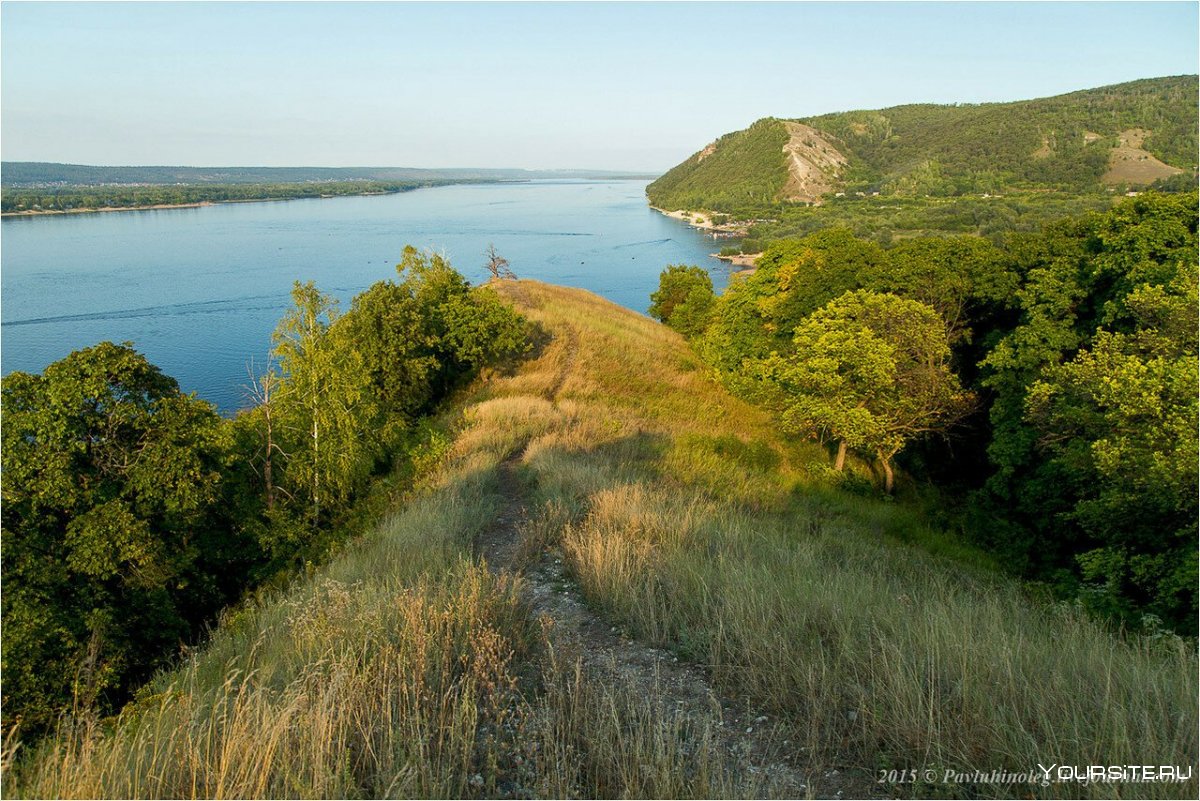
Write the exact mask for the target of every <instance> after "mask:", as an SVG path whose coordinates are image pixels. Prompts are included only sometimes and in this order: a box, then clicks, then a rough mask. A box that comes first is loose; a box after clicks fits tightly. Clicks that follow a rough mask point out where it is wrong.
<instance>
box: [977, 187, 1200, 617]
mask: <svg viewBox="0 0 1200 801" xmlns="http://www.w3.org/2000/svg"><path fill="white" fill-rule="evenodd" d="M1196 204H1197V198H1196V194H1195V193H1192V194H1190V195H1154V194H1146V195H1142V196H1140V197H1137V198H1133V199H1130V200H1128V201H1125V202H1122V203H1120V204H1119V205H1117V206H1115V207H1114V208H1113V209H1112V210H1111V211H1109V212H1106V213H1104V214H1093V215H1090V216H1088V217H1084V218H1080V219H1072V220H1066V221H1063V222H1061V223H1057V224H1055V225H1052V226H1049V227H1047V229H1046V230H1045V231H1044V232H1043V233H1042V234H1041V235H1039V236H1035V237H1025V238H1022V239H1020V240H1018V242H1017V244H1018V245H1019V247H1017V248H1010V250H1011V251H1012V256H1011V258H1012V259H1013V261H1014V262H1015V265H1014V266H1015V269H1016V272H1018V274H1020V275H1022V276H1023V277H1024V283H1023V285H1022V286H1021V288H1020V289H1019V290H1018V291H1017V292H1016V293H1015V298H1016V301H1017V306H1018V309H1019V312H1020V319H1019V320H1018V321H1017V322H1016V324H1015V325H1014V326H1013V327H1012V328H1011V329H1010V330H1009V332H1008V333H1007V334H1006V335H1005V336H1004V337H1003V338H1002V339H1000V341H999V342H998V343H997V344H996V346H995V347H994V348H993V349H992V350H991V352H990V353H989V354H988V356H987V358H986V359H985V360H984V361H983V362H982V368H983V369H984V371H985V378H984V384H985V386H986V387H987V388H988V389H989V390H991V391H992V392H993V393H994V394H995V400H994V402H993V403H992V407H991V410H990V417H991V422H992V426H993V435H992V440H991V443H990V444H989V447H988V453H989V457H990V460H991V462H992V464H993V466H994V472H993V474H992V476H991V477H990V478H989V480H988V483H987V486H986V487H985V490H984V492H983V493H982V494H981V497H980V498H979V504H978V505H979V506H981V507H986V508H988V509H989V512H988V515H989V518H990V519H996V518H999V520H1000V523H1001V525H988V526H986V527H984V526H980V527H979V528H980V531H981V532H983V534H981V536H982V537H984V542H985V543H986V544H988V545H989V546H991V547H993V548H995V549H997V550H998V551H1000V552H1001V553H1002V554H1003V556H1004V558H1005V560H1006V561H1008V562H1009V563H1010V564H1014V565H1016V566H1017V568H1018V569H1019V570H1021V571H1022V572H1025V573H1027V574H1032V575H1037V576H1039V577H1042V578H1046V579H1049V580H1052V581H1053V582H1055V584H1056V585H1057V586H1059V587H1060V588H1061V589H1062V590H1063V591H1064V592H1068V593H1070V592H1074V591H1075V589H1076V586H1075V585H1076V582H1077V577H1078V576H1079V574H1080V573H1079V567H1080V566H1079V565H1078V559H1077V557H1078V555H1079V554H1082V553H1087V552H1089V551H1093V550H1095V549H1096V548H1099V547H1102V546H1103V545H1104V544H1105V542H1104V537H1103V536H1102V535H1100V533H1099V531H1097V530H1093V529H1090V528H1089V527H1088V526H1085V525H1084V521H1083V518H1080V517H1078V516H1077V514H1076V513H1077V511H1078V510H1077V505H1078V503H1079V502H1080V501H1081V500H1084V499H1086V498H1091V497H1094V493H1095V492H1096V490H1097V489H1098V487H1099V486H1100V485H1099V484H1098V483H1097V481H1098V479H1097V474H1096V473H1095V472H1094V470H1093V468H1092V467H1091V466H1090V465H1092V464H1093V463H1092V461H1091V457H1090V456H1087V458H1080V459H1076V458H1073V457H1069V454H1075V455H1084V456H1086V454H1085V453H1084V451H1086V450H1087V448H1088V447H1090V446H1088V445H1085V444H1084V443H1087V442H1095V441H1098V440H1101V439H1105V438H1106V435H1103V434H1102V433H1100V432H1101V430H1102V428H1103V427H1101V426H1099V423H1098V422H1096V423H1095V424H1094V425H1089V426H1088V427H1087V428H1086V429H1074V428H1069V427H1068V428H1062V426H1063V425H1064V424H1065V421H1066V419H1067V418H1065V417H1063V416H1062V415H1064V414H1066V409H1067V408H1068V407H1071V408H1075V409H1077V410H1082V409H1085V408H1088V404H1092V405H1093V407H1094V404H1095V403H1096V401H1088V403H1087V404H1085V403H1084V402H1083V401H1084V399H1085V398H1087V397H1089V395H1088V393H1086V392H1083V391H1082V389H1081V387H1082V386H1083V385H1082V384H1080V382H1084V383H1087V382H1086V381H1085V380H1084V375H1085V374H1086V373H1089V372H1090V373H1091V374H1093V375H1094V377H1095V378H1096V379H1097V380H1099V379H1100V378H1101V376H1100V375H1099V374H1098V373H1095V369H1096V367H1095V365H1097V364H1100V363H1106V364H1109V365H1110V366H1111V367H1112V368H1113V369H1118V367H1119V369H1120V374H1121V375H1122V376H1123V377H1122V379H1121V380H1122V381H1130V380H1132V379H1133V378H1134V376H1135V375H1136V374H1137V371H1135V370H1133V368H1132V363H1131V362H1129V361H1127V360H1128V359H1131V358H1136V359H1137V360H1139V361H1147V360H1150V359H1152V358H1153V357H1152V356H1151V355H1150V354H1151V352H1150V351H1145V352H1143V351H1142V350H1140V349H1141V348H1143V347H1148V345H1147V344H1146V343H1147V342H1148V338H1153V339H1156V340H1157V341H1158V344H1157V345H1155V348H1157V349H1158V351H1157V352H1159V353H1164V352H1167V351H1164V350H1163V348H1168V351H1169V348H1170V347H1173V348H1174V349H1175V352H1177V353H1186V352H1188V350H1189V345H1188V343H1189V342H1193V341H1194V327H1195V319H1196V318H1195V313H1194V312H1188V311H1186V309H1185V310H1184V311H1178V310H1176V311H1175V312H1169V311H1168V309H1169V307H1170V305H1171V304H1172V303H1176V304H1183V306H1184V307H1186V306H1187V303H1189V302H1190V301H1186V297H1187V296H1188V292H1186V291H1185V287H1186V285H1187V284H1188V283H1189V282H1191V283H1192V284H1193V285H1194V283H1195V278H1194V274H1193V273H1190V272H1189V265H1194V264H1196V261H1197V255H1196V254H1197V236H1196V225H1197V222H1196ZM1156 298H1157V299H1158V300H1157V302H1156V301H1155V299H1156ZM1172 298H1174V300H1171V299H1172ZM1189 315H1190V316H1189ZM1112 335H1121V338H1118V339H1115V340H1114V339H1110V338H1109V337H1111V336H1112ZM1129 337H1133V339H1129ZM1098 342H1099V343H1100V344H1102V345H1103V347H1102V348H1100V349H1097V347H1096V345H1097V343H1098ZM1169 342H1174V343H1175V344H1174V345H1173V346H1169V347H1168V345H1167V344H1166V343H1169ZM1191 350H1193V351H1194V346H1193V347H1192V348H1191ZM1083 353H1089V354H1091V355H1090V356H1086V357H1084V356H1081V354H1083ZM1118 357H1120V358H1119V361H1120V364H1119V365H1118V362H1117V361H1114V360H1118ZM1076 359H1082V360H1083V361H1080V362H1079V363H1078V364H1077V365H1076V366H1075V367H1072V368H1069V369H1068V370H1067V371H1065V372H1063V371H1062V370H1060V369H1059V366H1060V365H1065V364H1069V363H1071V362H1072V361H1074V360H1076ZM1114 378H1115V376H1114V377H1111V378H1110V379H1109V380H1113V379H1114ZM1039 382H1042V383H1043V384H1044V387H1043V388H1041V389H1039V390H1038V392H1039V393H1041V397H1042V398H1043V399H1040V400H1038V402H1037V403H1036V404H1035V405H1034V406H1032V407H1031V405H1030V403H1031V391H1032V390H1033V388H1034V387H1035V386H1038V385H1039ZM1069 386H1074V387H1076V388H1075V389H1072V390H1071V391H1069V392H1068V391H1067V387H1069ZM1051 388H1054V389H1053V391H1051ZM1047 393H1048V394H1047ZM1152 394H1153V393H1152ZM1097 397H1098V396H1097ZM1148 403H1149V401H1148ZM1094 408H1098V407H1094ZM1080 413H1082V411H1080ZM1031 414H1032V415H1034V416H1033V417H1030V415H1031ZM1112 414H1113V412H1112V410H1108V411H1105V412H1103V414H1101V413H1100V412H1099V411H1095V417H1094V419H1093V421H1094V422H1095V421H1098V420H1100V419H1103V418H1107V419H1108V420H1109V421H1110V424H1111V425H1116V421H1117V418H1116V417H1113V416H1112ZM1035 421H1036V425H1035V424H1033V423H1035ZM1085 430H1086V433H1085ZM1055 431H1056V432H1058V433H1057V434H1053V435H1052V433H1051V432H1055ZM1068 431H1073V432H1075V433H1072V434H1068V433H1067V432H1068ZM1145 433H1146V432H1145V430H1144V427H1143V429H1142V433H1141V434H1138V436H1143V435H1144V434H1145ZM1047 437H1051V439H1047ZM1055 437H1062V439H1061V440H1060V441H1052V440H1053V439H1054V438H1055ZM1079 437H1082V439H1078V441H1076V442H1075V443H1074V444H1073V445H1069V444H1068V443H1069V442H1071V441H1073V440H1077V438H1079ZM1089 453H1090V452H1089ZM1134 486H1136V485H1134V484H1129V485H1127V488H1129V489H1132V488H1133V487H1134ZM1145 489H1147V490H1149V489H1150V488H1149V487H1146V488H1145ZM1131 502H1132V499H1131ZM1138 507H1139V504H1136V503H1135V504H1133V505H1132V506H1131V507H1130V508H1131V509H1132V508H1138ZM1143 509H1144V507H1143ZM1141 520H1142V523H1143V524H1144V525H1150V526H1153V525H1159V524H1161V525H1163V526H1164V527H1165V526H1167V525H1171V524H1169V523H1166V522H1165V521H1159V522H1158V523H1156V522H1155V518H1154V517H1153V516H1149V515H1145V514H1143V515H1142V517H1141ZM991 532H994V535H992V534H990V533H991ZM989 536H992V537H994V538H992V539H989V538H988V537H989ZM1129 600H1131V598H1130V597H1126V598H1125V601H1129ZM1176 622H1179V619H1178V618H1177V619H1176Z"/></svg>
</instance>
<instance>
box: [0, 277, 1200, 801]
mask: <svg viewBox="0 0 1200 801" xmlns="http://www.w3.org/2000/svg"><path fill="white" fill-rule="evenodd" d="M499 289H500V291H501V292H502V293H503V294H504V295H506V296H507V297H509V298H510V299H511V300H512V301H513V302H515V303H516V304H517V305H519V306H520V307H521V308H522V310H523V311H524V312H525V313H526V314H528V315H529V316H530V317H532V318H534V319H535V320H537V321H538V322H540V323H541V325H543V326H544V327H545V328H546V329H547V330H548V331H549V332H551V333H552V334H553V335H554V339H553V341H552V342H550V344H549V345H548V346H547V347H546V348H545V349H544V351H543V352H542V353H541V354H540V355H539V357H538V358H537V359H536V360H534V361H532V362H530V363H529V364H527V365H525V366H523V367H522V368H521V369H520V370H519V371H517V373H516V374H515V375H511V376H503V377H499V376H497V377H493V378H492V379H491V380H490V381H488V382H486V383H485V384H483V385H482V386H480V387H478V388H477V389H476V390H475V392H474V394H473V395H472V396H471V397H469V398H466V399H465V400H464V402H463V407H462V413H461V415H460V417H459V418H454V419H453V421H450V420H448V421H447V422H446V425H447V426H450V427H452V428H454V429H455V433H456V437H455V442H454V445H453V447H452V448H451V449H450V452H449V454H448V455H447V456H446V457H445V460H444V463H443V464H442V465H441V466H440V467H438V468H437V471H436V472H435V473H434V474H433V475H432V476H431V477H429V479H428V480H427V482H426V484H427V488H426V490H425V491H424V492H423V493H422V494H421V495H420V496H419V497H418V498H417V499H416V500H414V501H412V502H411V503H409V504H408V505H407V506H406V508H404V509H403V510H400V511H399V512H397V513H396V515H395V516H394V517H393V518H391V519H389V520H387V521H385V522H384V523H382V524H381V525H380V527H379V530H378V531H377V532H376V533H375V534H374V535H372V536H370V537H367V538H364V539H363V540H362V541H360V542H358V543H356V544H354V545H353V546H351V547H349V548H348V549H347V550H346V552H345V553H343V554H342V555H341V556H340V557H339V558H338V559H336V560H335V561H333V562H332V563H331V564H330V565H328V566H327V567H326V568H323V569H321V570H319V571H316V572H315V573H314V574H313V575H312V576H310V577H308V578H307V579H305V580H304V581H301V582H299V583H298V586H297V587H296V588H294V589H293V590H292V591H290V592H288V593H286V594H280V595H278V596H275V597H271V598H265V599H262V600H260V601H259V602H257V603H255V604H253V605H249V606H246V607H245V608H242V609H240V610H236V611H234V612H231V613H230V614H229V615H227V617H226V620H225V621H224V622H223V623H222V625H221V626H220V628H219V629H218V631H217V632H216V633H215V634H214V636H213V638H212V641H211V642H210V643H208V644H207V645H206V646H205V647H204V648H202V649H200V650H198V651H197V652H196V653H195V655H194V656H193V657H192V658H190V659H189V660H188V661H187V662H186V663H185V664H183V665H181V666H180V667H179V668H178V669H177V670H175V671H173V672H170V673H167V674H164V675H162V676H160V677H159V678H158V679H157V680H156V681H155V682H153V683H152V684H151V685H150V686H149V687H147V688H146V690H145V691H144V693H143V695H142V697H141V698H140V699H139V701H138V702H137V703H136V704H134V705H133V706H131V707H130V708H129V709H128V710H126V712H125V713H124V714H122V716H121V717H120V718H118V719H116V720H109V721H95V720H87V719H83V720H77V721H74V722H73V723H68V724H65V725H64V727H63V729H62V730H61V731H60V733H59V735H58V736H57V738H55V739H53V740H50V741H47V742H45V743H43V744H41V745H40V746H38V747H36V748H34V749H32V750H26V751H16V754H15V757H14V749H15V747H16V745H17V743H16V741H15V740H14V739H12V738H11V737H10V738H9V739H8V740H7V741H6V743H5V748H4V751H3V754H2V757H3V768H4V792H5V794H6V795H10V796H35V797H198V796H205V797H226V796H240V797H246V796H254V797H294V796H307V797H369V796H375V797H378V796H444V797H463V796H465V797H484V796H496V795H502V796H507V795H521V794H536V795H538V796H550V797H568V796H569V797H576V796H604V797H617V796H620V797H724V796H750V795H757V794H759V793H760V792H761V789H760V788H759V787H757V786H756V785H755V784H754V783H753V781H751V777H750V776H747V775H744V774H741V773H738V772H736V771H732V770H731V769H730V766H728V765H727V764H725V762H724V761H723V760H722V759H721V758H720V757H718V756H717V755H715V754H714V753H713V747H712V743H713V728H712V727H713V725H714V722H713V721H711V720H707V719H695V718H689V717H686V716H681V715H678V714H676V713H674V712H673V711H672V709H671V707H670V706H669V705H664V703H663V702H662V699H656V698H646V697H644V696H643V695H642V694H640V693H637V692H635V691H632V690H631V689H629V688H626V687H621V686H606V685H604V684H600V683H598V682H594V681H586V680H584V678H583V676H582V674H581V673H579V670H578V663H577V662H576V661H575V660H574V659H573V658H572V657H571V656H570V655H561V654H554V653H552V652H551V651H550V650H549V646H548V645H547V640H546V638H545V636H544V635H543V634H542V632H541V630H540V628H539V627H538V625H537V624H536V621H532V620H531V619H530V615H529V613H528V611H527V610H526V609H525V608H524V607H523V606H522V604H521V602H520V595H519V587H518V585H517V584H516V582H515V580H513V579H510V578H507V577H499V578H497V577H493V576H490V575H488V574H487V573H486V571H484V570H483V569H482V568H481V567H480V566H479V565H478V564H476V563H474V562H473V561H471V559H470V558H469V556H468V554H469V544H470V542H471V540H472V539H473V538H474V537H476V536H477V535H478V534H479V532H480V531H482V530H483V529H484V528H485V527H486V526H487V525H488V523H489V521H490V520H491V519H492V518H493V517H494V516H495V515H496V513H497V511H498V510H499V509H500V508H501V507H502V504H503V503H504V502H505V501H504V499H503V498H502V497H501V495H500V493H501V485H500V482H499V478H498V476H499V472H498V465H499V464H500V463H501V461H503V460H504V459H506V458H508V457H510V456H511V455H512V454H515V453H523V457H522V465H521V467H520V473H521V482H522V484H523V486H526V487H528V488H529V492H530V493H531V495H530V497H529V499H528V500H529V505H530V509H531V512H532V520H531V521H530V524H529V525H528V526H526V527H525V531H526V540H525V542H524V545H523V548H524V554H525V555H526V557H527V558H530V559H532V558H536V557H537V556H539V555H540V554H541V553H542V552H543V551H544V550H546V549H547V548H553V549H559V550H561V552H562V554H563V556H564V557H565V560H566V561H567V563H568V564H569V565H570V567H571V570H572V572H573V573H574V576H575V578H576V580H577V581H578V583H579V585H580V587H581V588H582V590H583V592H584V593H585V594H586V596H587V597H588V599H589V602H590V603H592V604H594V605H595V607H596V608H597V609H600V610H602V611H603V612H604V613H605V614H606V615H608V616H610V618H611V619H612V622H614V623H616V624H619V625H621V626H623V627H624V628H625V629H627V630H628V631H630V632H632V633H634V634H635V635H636V636H638V637H640V638H642V639H644V640H646V641H649V642H651V643H652V644H655V645H664V646H667V647H669V648H672V649H674V650H675V651H676V652H678V653H680V654H682V655H685V656H689V657H691V658H693V659H695V660H697V661H699V662H702V663H704V664H707V665H709V666H710V667H711V672H712V675H713V677H714V679H715V680H716V681H717V682H718V683H719V684H720V685H721V686H722V687H723V688H724V689H725V690H726V691H728V692H730V693H732V694H734V695H735V696H741V697H744V698H746V699H748V700H751V701H753V703H755V704H756V705H758V706H759V707H761V708H765V709H768V710H770V711H771V712H772V714H773V716H776V717H777V718H779V719H780V720H781V721H783V725H784V726H785V728H786V729H787V731H788V735H789V736H790V737H791V741H792V742H793V743H795V744H796V747H797V748H798V749H799V748H802V749H805V750H803V751H798V756H799V757H800V758H801V759H802V760H803V761H806V762H807V763H808V764H809V765H810V766H811V767H812V768H813V769H821V768H823V767H828V768H832V767H835V766H836V767H845V766H857V767H859V768H863V769H867V770H873V769H878V768H886V767H896V768H921V769H925V768H933V769H937V770H942V769H948V768H953V769H958V770H973V769H980V770H987V771H990V770H993V769H996V768H1005V769H1008V770H1011V771H1027V770H1031V769H1036V766H1037V763H1038V762H1041V763H1042V764H1051V763H1058V764H1074V765H1088V764H1105V765H1109V764H1163V765H1165V764H1178V765H1193V766H1194V764H1195V758H1196V749H1197V740H1196V731H1197V704H1196V699H1197V682H1196V671H1197V664H1196V658H1195V653H1194V648H1193V646H1190V645H1185V644H1184V643H1182V642H1180V641H1178V640H1175V639H1172V638H1169V637H1167V638H1162V639H1159V640H1150V639H1136V638H1128V637H1121V636H1116V635H1114V634H1112V633H1110V632H1106V631H1104V630H1102V629H1100V628H1099V627H1097V626H1096V625H1094V624H1093V623H1092V622H1090V621H1088V620H1087V619H1085V618H1083V617H1082V616H1080V615H1079V614H1077V613H1076V612H1074V611H1072V610H1070V609H1064V608H1059V607H1052V606H1047V605H1045V604H1043V603H1040V602H1038V601H1035V600H1031V599H1029V598H1027V597H1025V596H1024V595H1023V594H1022V592H1021V590H1020V588H1018V587H1016V586H1014V585H1012V584H1010V583H1009V582H1007V581H1005V580H1003V579H1001V578H998V577H997V576H996V575H994V574H993V573H991V572H989V571H987V570H986V569H983V568H981V567H979V565H980V564H982V563H983V562H985V561H986V560H980V559H974V558H973V555H972V554H971V552H970V551H969V550H967V549H962V548H960V547H959V546H956V545H955V544H954V543H953V541H952V540H949V539H947V538H945V537H942V536H940V535H938V534H937V532H932V531H929V530H928V529H927V528H926V527H923V526H922V525H921V524H920V521H919V518H918V517H917V516H916V515H915V514H914V513H912V512H910V511H905V510H904V509H902V508H899V507H898V506H896V505H893V504H885V503H882V502H876V501H872V500H869V499H864V498H856V497H853V496H847V495H844V494H841V493H839V492H837V491H836V490H833V489H831V488H829V487H826V486H823V485H822V483H821V482H822V478H821V477H822V475H823V470H822V469H821V467H820V465H822V464H823V462H824V458H825V454H824V453H823V452H822V451H820V450H819V449H816V448H811V447H809V446H805V445H800V444H796V443H792V442H787V441H785V440H783V439H781V438H780V437H779V436H778V435H777V433H776V432H775V431H774V429H773V426H772V424H771V421H770V419H769V418H768V417H767V416H766V415H765V414H763V413H762V412H761V411H759V410H757V409H754V408H752V407H750V406H747V405H745V404H743V403H741V402H739V401H736V400H734V399H732V398H730V397H728V396H727V395H725V394H724V393H723V392H721V391H720V390H719V389H718V388H717V387H716V386H715V385H714V384H712V383H711V382H709V381H708V380H707V379H706V377H705V376H704V374H703V371H702V370H701V368H700V365H699V363H698V362H697V361H696V359H695V357H694V356H693V355H692V354H691V352H690V350H689V349H688V347H687V345H686V344H685V343H684V342H683V341H682V340H681V339H679V337H677V336H676V335H675V334H674V333H672V332H671V331H669V330H667V329H666V328H664V327H662V326H659V325H657V324H655V323H653V322H651V321H650V320H648V319H646V318H644V317H641V316H640V315H636V314H633V313H632V312H628V311H626V310H622V309H618V308H617V307H615V306H612V305H611V304H609V303H607V302H605V301H602V300H600V299H599V298H596V297H594V296H592V295H589V294H587V293H584V292H581V291H578V290H570V289H564V288H559V287H552V286H545V285H541V284H537V283H534V282H527V281H522V282H519V283H516V282H504V283H502V284H501V285H500V287H499ZM905 539H907V540H912V541H915V542H920V543H924V545H925V546H928V547H916V546H914V545H911V544H907V543H906V542H903V541H902V540H905ZM929 548H934V549H935V550H940V551H944V552H946V553H950V554H955V555H956V556H957V557H960V558H956V559H950V558H946V557H941V556H936V555H931V554H930V553H929ZM892 789H893V790H894V791H896V792H900V793H908V792H914V793H916V794H919V795H937V794H941V795H947V794H948V795H958V794H964V793H970V794H985V795H992V794H995V795H1021V796H1025V795H1028V794H1029V793H1030V792H1032V793H1034V794H1037V795H1042V796H1078V795H1083V796H1094V797H1118V796H1119V797H1159V796H1161V797H1195V796H1196V791H1197V787H1196V782H1195V781H1194V780H1193V781H1192V782H1190V783H1188V784H1184V785H1165V784H1160V785H1154V784H1142V785H1134V784H1124V785H1100V784H1098V785H1092V786H1090V787H1084V786H1080V785H1075V784H1070V785H1051V786H1050V787H1040V786H1039V787H1033V788H1029V787H1020V788H1011V787H1003V786H971V787H953V786H951V787H945V786H941V785H924V786H917V787H915V788H913V787H908V788H903V787H901V788H892Z"/></svg>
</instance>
